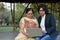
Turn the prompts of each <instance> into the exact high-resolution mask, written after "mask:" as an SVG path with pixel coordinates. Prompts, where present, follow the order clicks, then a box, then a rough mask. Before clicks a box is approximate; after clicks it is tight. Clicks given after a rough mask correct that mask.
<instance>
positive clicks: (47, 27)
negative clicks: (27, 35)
mask: <svg viewBox="0 0 60 40" xmlns="http://www.w3.org/2000/svg"><path fill="white" fill-rule="evenodd" d="M38 13H39V14H40V16H39V18H38V23H39V28H41V29H42V33H43V34H44V35H42V37H36V38H35V40H56V38H57V31H56V20H55V18H54V15H53V14H51V13H48V8H47V7H46V5H45V4H41V5H39V6H38Z"/></svg>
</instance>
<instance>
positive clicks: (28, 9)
mask: <svg viewBox="0 0 60 40" xmlns="http://www.w3.org/2000/svg"><path fill="white" fill-rule="evenodd" d="M30 10H32V12H33V13H34V11H33V9H32V8H27V9H26V13H28V11H30Z"/></svg>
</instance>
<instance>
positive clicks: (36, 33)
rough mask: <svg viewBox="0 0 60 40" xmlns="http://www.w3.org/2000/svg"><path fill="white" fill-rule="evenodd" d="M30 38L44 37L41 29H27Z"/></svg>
mask: <svg viewBox="0 0 60 40" xmlns="http://www.w3.org/2000/svg"><path fill="white" fill-rule="evenodd" d="M26 32H27V34H28V37H36V36H42V31H41V28H27V29H26Z"/></svg>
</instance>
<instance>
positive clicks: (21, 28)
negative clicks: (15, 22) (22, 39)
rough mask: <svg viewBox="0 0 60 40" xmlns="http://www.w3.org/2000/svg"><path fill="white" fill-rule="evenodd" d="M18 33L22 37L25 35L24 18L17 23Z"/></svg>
mask: <svg viewBox="0 0 60 40" xmlns="http://www.w3.org/2000/svg"><path fill="white" fill-rule="evenodd" d="M19 27H20V32H22V33H23V34H24V35H27V33H26V29H25V23H24V18H22V19H21V20H20V22H19Z"/></svg>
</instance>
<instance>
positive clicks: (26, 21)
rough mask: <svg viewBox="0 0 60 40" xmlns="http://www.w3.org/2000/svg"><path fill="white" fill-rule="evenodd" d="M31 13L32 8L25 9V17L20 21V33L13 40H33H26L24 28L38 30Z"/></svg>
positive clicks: (32, 39)
mask: <svg viewBox="0 0 60 40" xmlns="http://www.w3.org/2000/svg"><path fill="white" fill-rule="evenodd" d="M33 13H34V12H33V10H32V8H27V10H26V15H25V16H24V17H22V18H21V20H20V23H19V25H20V33H19V34H18V35H17V37H16V38H15V40H34V38H28V36H27V33H26V28H38V22H37V19H36V18H35V17H34V16H33Z"/></svg>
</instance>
